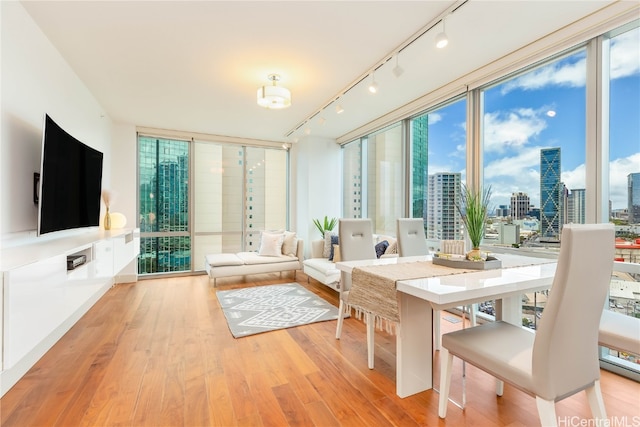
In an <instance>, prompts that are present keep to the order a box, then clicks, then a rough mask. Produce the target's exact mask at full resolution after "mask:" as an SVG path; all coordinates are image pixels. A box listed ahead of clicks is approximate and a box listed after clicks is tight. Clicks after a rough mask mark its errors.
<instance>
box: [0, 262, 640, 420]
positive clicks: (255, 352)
mask: <svg viewBox="0 0 640 427" xmlns="http://www.w3.org/2000/svg"><path fill="white" fill-rule="evenodd" d="M241 280H242V279H241V278H230V279H219V280H218V287H217V289H232V288H237V287H244V286H256V285H265V284H273V283H287V282H292V281H297V282H298V283H301V284H303V285H304V286H306V287H307V288H308V289H310V290H312V291H313V292H315V293H317V294H318V295H320V296H321V297H323V298H325V299H327V300H328V301H330V302H332V303H334V304H336V305H337V302H338V300H337V294H336V293H335V292H334V291H332V290H330V289H329V288H327V287H325V286H323V285H321V284H319V283H318V282H315V281H314V280H311V283H310V284H307V278H306V276H305V275H304V274H303V273H301V272H298V273H297V276H296V280H294V279H293V278H292V277H291V275H286V274H285V275H283V277H282V278H280V276H279V275H277V274H275V275H260V276H249V277H248V280H249V281H247V282H243V281H241ZM215 291H216V290H215V289H214V288H213V287H212V286H211V285H210V283H209V280H208V278H207V276H204V275H202V276H190V277H182V278H166V279H153V280H141V281H139V282H137V283H133V284H124V285H117V286H115V287H113V288H112V289H110V290H109V291H108V292H107V294H106V295H105V296H104V297H103V298H102V299H101V300H100V301H98V303H97V304H96V305H95V306H94V307H93V308H92V309H91V310H90V311H89V312H88V313H87V314H86V315H85V316H84V317H83V318H82V319H81V320H80V321H79V322H78V323H77V324H76V325H75V326H74V327H73V328H72V329H71V330H70V331H69V332H68V333H67V334H66V335H65V336H64V337H63V338H62V339H61V340H60V341H59V342H58V343H57V344H56V345H55V346H54V347H53V348H52V349H51V350H50V351H49V352H48V353H47V354H46V355H45V356H44V357H43V358H42V359H41V360H40V361H39V362H38V363H37V364H36V365H35V366H34V367H33V368H32V369H31V370H30V371H29V372H28V373H27V374H26V375H25V376H24V377H23V378H22V379H21V380H20V381H19V382H18V383H17V384H16V385H15V386H14V387H13V388H12V389H11V390H10V391H9V392H7V394H6V395H5V396H4V397H3V398H2V399H1V400H0V422H1V425H2V426H3V427H10V426H20V427H26V426H403V427H404V426H418V425H422V426H425V425H447V426H535V425H538V416H537V412H536V405H535V400H534V399H533V398H531V397H529V396H527V395H525V394H524V393H522V392H520V391H518V390H515V389H514V388H512V387H509V386H508V385H505V392H504V396H503V397H497V396H496V395H495V393H494V381H493V379H492V378H491V377H490V376H488V375H487V374H485V373H482V372H481V371H478V370H477V369H475V368H473V367H469V366H467V407H466V409H465V410H464V411H462V410H460V409H459V408H457V407H455V406H453V405H452V404H449V409H448V414H447V418H446V420H440V419H439V418H438V414H437V407H438V394H437V393H436V392H435V391H433V390H430V391H426V392H423V393H419V394H417V395H414V396H410V397H407V398H405V399H400V398H399V397H398V396H396V394H395V365H394V360H395V355H394V353H395V338H394V337H393V336H389V335H386V334H383V333H380V332H376V360H375V369H373V370H369V369H368V368H367V355H366V338H365V327H364V325H363V323H362V322H360V321H359V320H357V319H355V318H353V317H352V318H350V319H347V320H346V321H345V323H344V329H343V334H342V339H340V340H336V339H335V326H336V322H335V321H328V322H321V323H314V324H311V325H305V326H301V327H297V328H292V329H286V330H279V331H274V332H269V333H264V334H260V335H254V336H250V337H244V338H240V339H234V338H233V337H232V336H231V334H230V333H229V330H228V328H227V324H226V321H225V319H224V315H223V313H222V310H221V309H220V306H219V304H218V301H217V299H216V293H215ZM445 318H446V319H445ZM447 319H448V320H447ZM449 320H452V315H451V314H450V313H443V320H442V327H443V331H445V332H446V331H449V330H453V329H457V328H459V327H460V326H461V323H460V322H458V323H452V322H450V321H449ZM425 333H428V331H425ZM438 353H439V352H436V358H437V357H438ZM568 357H579V355H568ZM457 369H458V372H456V373H454V377H453V380H452V397H454V398H458V399H459V397H460V393H461V387H460V384H461V378H460V371H461V368H460V367H459V366H458V367H457ZM437 377H438V373H437V372H436V378H437ZM601 382H602V390H603V394H604V400H605V404H606V407H607V411H608V415H609V417H610V419H611V420H612V421H615V420H624V421H625V422H626V423H627V424H612V425H629V426H630V425H640V384H638V383H636V382H634V381H631V380H628V379H625V378H622V377H620V376H617V375H615V374H612V373H609V372H606V371H602V379H601ZM557 413H558V416H559V417H561V419H564V420H566V421H567V422H571V420H573V422H585V423H586V422H587V421H586V419H587V418H589V416H590V411H589V406H588V403H587V399H586V397H585V395H584V393H580V394H578V395H576V396H573V397H570V398H568V399H565V400H564V401H562V402H560V403H558V404H557ZM571 417H576V418H571ZM633 417H636V418H633ZM634 422H635V424H633V423H634ZM565 425H592V424H565Z"/></svg>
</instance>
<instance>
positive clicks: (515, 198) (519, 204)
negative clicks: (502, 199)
mask: <svg viewBox="0 0 640 427" xmlns="http://www.w3.org/2000/svg"><path fill="white" fill-rule="evenodd" d="M530 202H531V200H530V199H529V196H528V195H527V193H523V192H522V191H519V192H517V193H511V218H513V219H523V218H524V217H526V216H527V212H529V204H530Z"/></svg>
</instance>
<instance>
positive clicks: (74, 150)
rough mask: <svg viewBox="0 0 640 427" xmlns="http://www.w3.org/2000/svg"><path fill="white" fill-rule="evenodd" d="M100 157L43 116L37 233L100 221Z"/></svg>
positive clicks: (90, 225)
mask: <svg viewBox="0 0 640 427" xmlns="http://www.w3.org/2000/svg"><path fill="white" fill-rule="evenodd" d="M102 159H103V155H102V153H101V152H100V151H98V150H95V149H93V148H91V147H89V146H88V145H85V144H83V143H82V142H80V141H78V140H77V139H75V138H74V137H73V136H71V135H70V134H68V133H67V132H65V131H64V129H62V128H61V127H60V126H58V125H57V124H56V123H55V122H54V121H53V120H52V119H51V117H49V115H45V118H44V129H43V132H42V163H41V168H40V196H39V201H38V235H41V234H45V233H51V232H54V231H61V230H69V229H75V228H86V227H94V226H97V225H98V224H99V222H100V197H101V188H102Z"/></svg>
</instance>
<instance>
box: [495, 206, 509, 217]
mask: <svg viewBox="0 0 640 427" xmlns="http://www.w3.org/2000/svg"><path fill="white" fill-rule="evenodd" d="M510 214H511V213H510V210H509V206H507V205H500V206H498V207H497V208H496V217H498V218H505V217H508V216H509V215H510Z"/></svg>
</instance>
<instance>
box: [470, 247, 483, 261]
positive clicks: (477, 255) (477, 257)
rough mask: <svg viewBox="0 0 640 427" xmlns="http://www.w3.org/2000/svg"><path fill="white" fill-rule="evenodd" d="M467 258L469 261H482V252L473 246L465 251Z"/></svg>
mask: <svg viewBox="0 0 640 427" xmlns="http://www.w3.org/2000/svg"><path fill="white" fill-rule="evenodd" d="M467 259H468V260H471V261H482V252H481V251H480V248H473V249H471V250H470V251H469V252H467Z"/></svg>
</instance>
